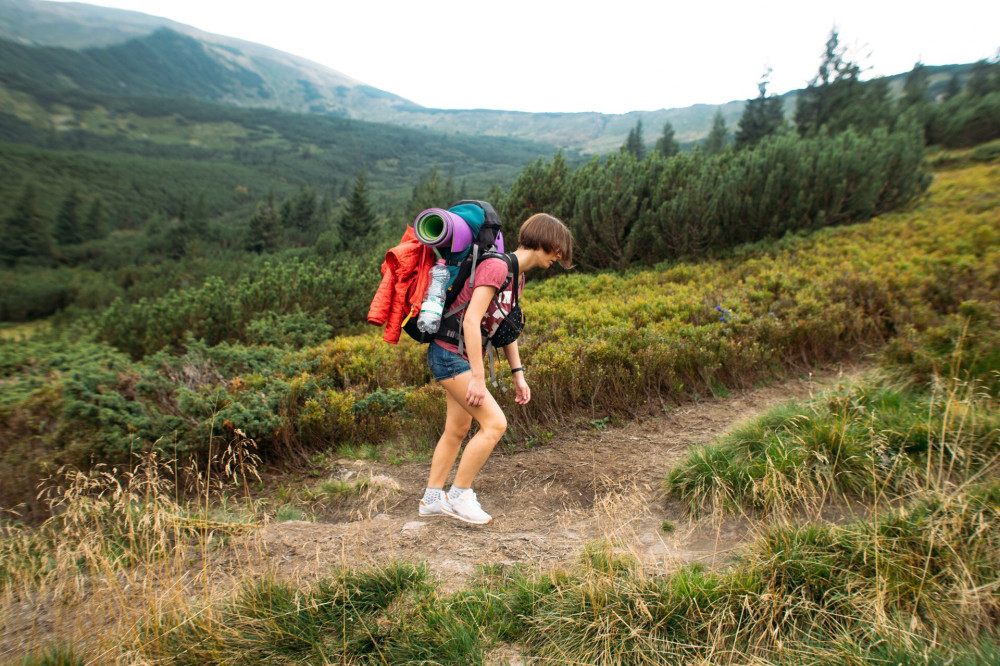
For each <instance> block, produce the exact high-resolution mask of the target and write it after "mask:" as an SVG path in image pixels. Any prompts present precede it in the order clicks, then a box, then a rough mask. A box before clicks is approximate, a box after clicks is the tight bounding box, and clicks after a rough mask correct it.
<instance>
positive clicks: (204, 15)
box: [90, 0, 1000, 113]
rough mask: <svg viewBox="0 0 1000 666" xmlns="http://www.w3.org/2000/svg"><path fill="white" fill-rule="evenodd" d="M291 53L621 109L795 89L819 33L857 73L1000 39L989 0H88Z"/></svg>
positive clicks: (519, 102)
mask: <svg viewBox="0 0 1000 666" xmlns="http://www.w3.org/2000/svg"><path fill="white" fill-rule="evenodd" d="M90 4H98V5H103V6H107V7H118V8H121V9H131V10H135V11H141V12H145V13H147V14H153V15H155V16H163V17H166V18H169V19H173V20H175V21H179V22H181V23H186V24H188V25H191V26H194V27H196V28H199V29H201V30H205V31H207V32H212V33H218V34H222V35H228V36H231V37H238V38H240V39H245V40H248V41H252V42H259V43H261V44H266V45H268V46H271V47H274V48H277V49H280V50H282V51H287V52H289V53H294V54H296V55H299V56H303V57H305V58H308V59H310V60H313V61H315V62H318V63H321V64H323V65H326V66H328V67H331V68H333V69H335V70H337V71H339V72H341V73H343V74H346V75H348V76H351V77H353V78H355V79H359V80H361V81H363V82H365V83H367V84H369V85H372V86H375V87H376V88H381V89H382V90H386V91H388V92H391V93H395V94H397V95H400V96H402V97H405V98H407V99H409V100H411V101H413V102H416V103H418V104H421V105H423V106H428V107H435V108H486V109H508V110H517V111H535V112H539V111H600V112H602V113H625V112H627V111H636V110H654V109H660V108H674V107H682V106H689V105H691V104H696V103H708V104H718V103H722V102H727V101H731V100H734V99H745V98H749V97H754V96H756V94H757V81H758V79H759V78H760V76H761V74H762V73H763V72H764V70H765V69H766V68H767V67H771V68H773V74H772V76H771V86H770V88H769V91H770V92H773V93H784V92H787V91H788V90H791V89H794V88H801V87H803V86H805V85H806V83H807V82H808V81H809V79H811V78H812V77H813V76H814V74H815V73H816V69H817V67H818V66H819V61H820V55H821V54H822V52H823V48H824V44H825V42H826V38H827V36H828V35H829V32H830V28H831V27H833V26H834V25H836V26H837V27H838V28H839V31H840V37H841V43H842V44H844V45H847V46H848V47H850V48H851V49H852V51H851V55H852V58H853V59H854V60H855V61H856V62H859V63H861V64H862V65H865V66H868V67H869V68H870V70H869V72H868V76H873V75H880V74H895V73H899V72H904V71H908V70H909V69H910V68H911V67H912V66H913V63H914V62H916V61H917V60H918V59H919V60H920V61H922V62H923V63H924V64H927V65H944V64H952V63H959V62H973V61H976V60H979V59H981V58H990V57H993V56H995V55H996V54H997V51H998V49H1000V2H998V1H997V0H951V1H949V2H940V1H939V0H935V1H934V2H928V1H926V0H909V1H908V2H901V1H898V0H892V1H883V0H867V1H858V0H839V1H838V2H834V3H826V2H823V3H813V2H810V0H795V1H789V0H757V1H754V0H742V1H737V0H685V1H684V2H662V1H659V2H658V1H657V0H616V1H614V2H605V3H600V4H594V3H593V2H585V1H581V0H577V2H565V1H561V2H556V1H551V0H506V1H500V2H497V1H496V0H493V1H491V2H481V1H477V0H463V1H459V0H442V1H435V0H424V1H423V2H421V1H419V0H350V1H345V0H281V2H274V1H271V2H257V1H255V0H239V1H237V0H98V1H97V2H92V3H90Z"/></svg>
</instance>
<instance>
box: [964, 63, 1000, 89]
mask: <svg viewBox="0 0 1000 666" xmlns="http://www.w3.org/2000/svg"><path fill="white" fill-rule="evenodd" d="M998 91H1000V63H992V62H990V61H988V60H979V61H977V62H975V63H973V65H972V68H971V69H970V70H969V80H968V81H966V82H965V92H966V94H968V95H969V97H985V96H986V95H989V94H990V93H992V92H998Z"/></svg>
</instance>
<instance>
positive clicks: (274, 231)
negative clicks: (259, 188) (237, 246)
mask: <svg viewBox="0 0 1000 666" xmlns="http://www.w3.org/2000/svg"><path fill="white" fill-rule="evenodd" d="M277 244H278V212H277V210H275V204H274V190H271V191H270V192H268V193H267V199H266V200H265V201H261V202H260V203H258V204H257V208H256V210H254V212H253V215H252V216H251V217H250V229H249V230H248V232H247V242H246V249H247V250H248V251H249V252H256V253H257V254H260V253H261V252H271V251H273V250H274V249H275V248H276V247H277Z"/></svg>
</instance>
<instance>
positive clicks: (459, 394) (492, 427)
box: [428, 372, 507, 488]
mask: <svg viewBox="0 0 1000 666" xmlns="http://www.w3.org/2000/svg"><path fill="white" fill-rule="evenodd" d="M471 380H472V372H463V373H462V374H460V375H458V376H457V377H452V378H451V379H445V380H442V381H441V386H443V387H444V389H445V391H446V392H447V393H448V418H447V421H446V423H445V434H444V435H442V436H441V440H439V441H438V447H437V448H435V449H434V458H433V459H432V460H431V477H430V481H431V482H433V481H437V480H439V479H440V482H441V484H442V485H443V484H444V482H445V480H446V479H447V477H448V472H449V471H450V470H451V466H452V465H453V464H454V462H455V458H456V457H457V455H458V447H459V446H460V445H461V441H462V438H464V437H465V433H467V432H468V430H469V423H470V422H469V421H468V420H465V421H459V418H458V415H457V413H456V414H455V417H454V421H452V418H453V416H452V415H453V410H452V406H453V405H455V406H457V407H459V408H460V409H461V410H462V411H463V412H464V413H465V418H466V419H468V418H469V417H471V418H474V419H476V422H478V423H479V432H477V433H476V434H475V435H474V436H473V438H472V439H471V440H469V443H468V444H466V445H465V451H464V452H463V453H462V461H461V462H460V463H459V464H458V471H457V472H456V473H455V482H454V483H455V485H456V486H458V487H459V488H471V487H472V481H473V480H474V479H475V478H476V474H478V473H479V470H480V469H482V467H483V465H484V464H486V460H487V459H488V458H489V457H490V454H491V453H492V452H493V448H494V447H495V446H496V444H497V442H499V441H500V438H501V437H503V434H504V432H505V431H506V430H507V417H506V416H504V413H503V410H502V409H500V405H498V404H497V401H496V400H495V399H494V398H493V396H492V395H490V394H489V392H487V393H486V397H485V399H484V400H483V403H482V404H481V405H479V406H477V407H472V406H470V405H469V403H467V402H466V401H465V395H466V393H467V392H468V390H469V382H470V381H471ZM463 423H464V427H465V429H464V430H462V431H461V432H462V434H461V437H459V439H458V440H457V441H458V443H457V444H455V445H454V449H452V443H453V442H455V440H454V438H453V437H452V438H449V437H448V435H447V433H448V428H449V424H454V425H455V426H456V429H455V431H454V432H457V431H458V429H459V427H460V426H461V425H462V424H463ZM442 443H444V444H445V445H444V446H443V447H442ZM439 450H440V451H441V460H440V464H439V465H436V463H438V451H439ZM442 485H434V484H433V483H428V486H429V487H432V488H441V487H442Z"/></svg>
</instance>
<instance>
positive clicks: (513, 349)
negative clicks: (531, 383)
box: [503, 340, 531, 405]
mask: <svg viewBox="0 0 1000 666" xmlns="http://www.w3.org/2000/svg"><path fill="white" fill-rule="evenodd" d="M503 353H504V356H506V357H507V363H509V364H510V368H511V370H513V369H514V368H520V367H521V352H520V350H519V349H518V347H517V340H515V341H514V342H512V343H510V344H509V345H507V346H506V347H504V348H503ZM514 390H515V391H516V393H517V394H516V395H515V396H514V402H516V403H517V404H519V405H526V404H528V401H529V400H531V389H530V388H528V382H527V380H526V379H525V378H524V370H523V369H522V370H520V371H518V372H515V373H514Z"/></svg>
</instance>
